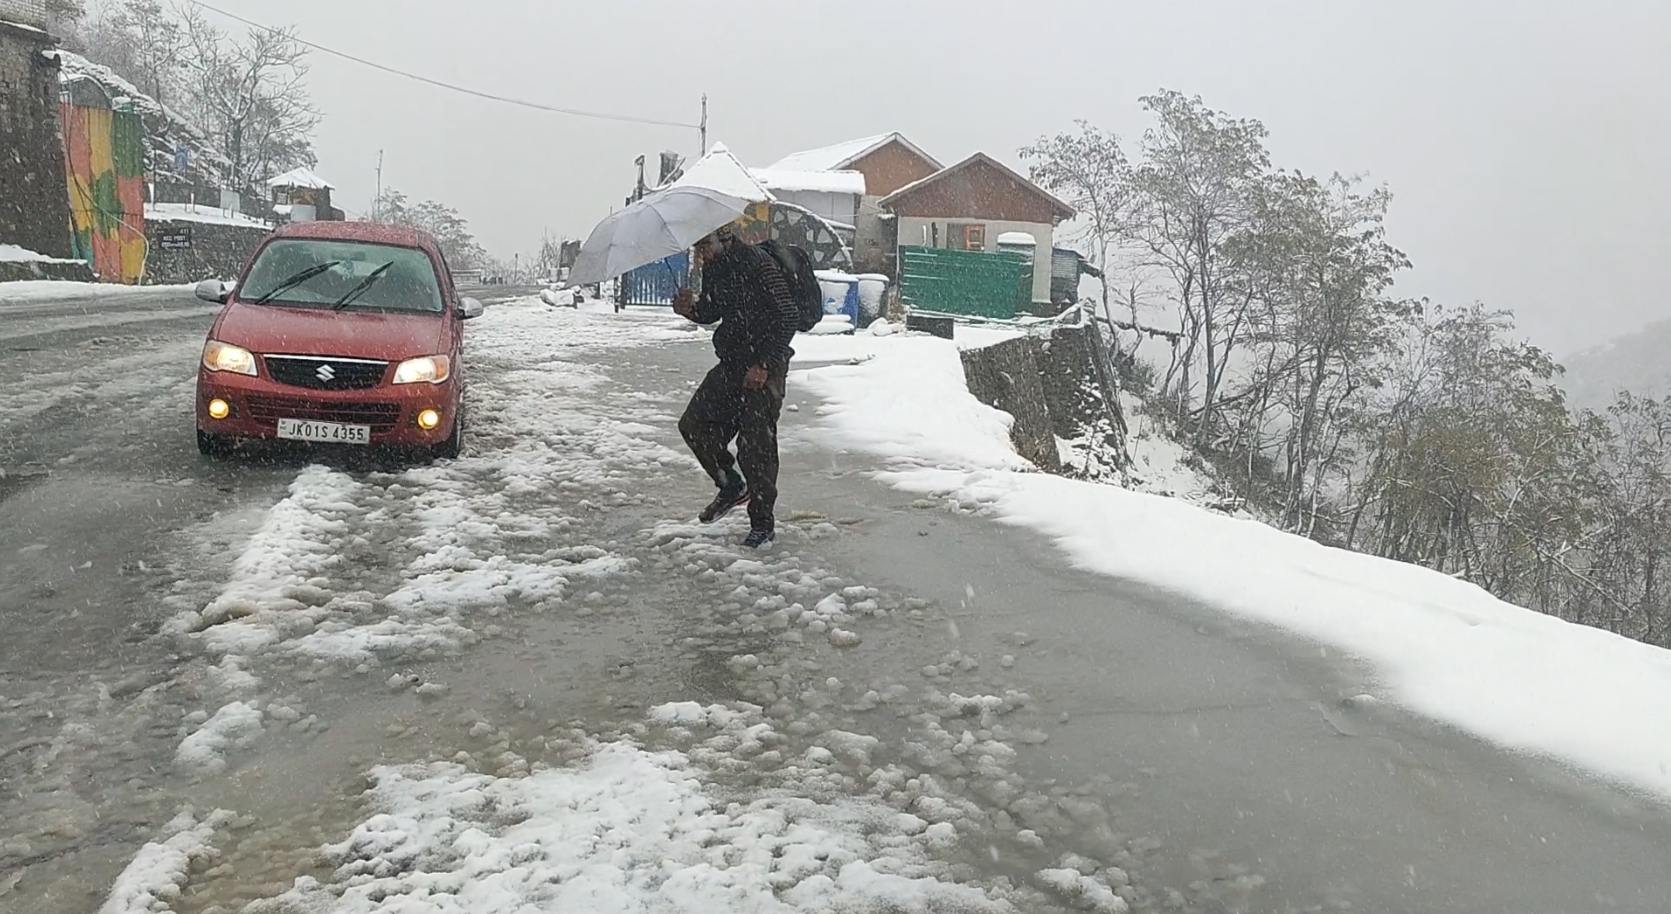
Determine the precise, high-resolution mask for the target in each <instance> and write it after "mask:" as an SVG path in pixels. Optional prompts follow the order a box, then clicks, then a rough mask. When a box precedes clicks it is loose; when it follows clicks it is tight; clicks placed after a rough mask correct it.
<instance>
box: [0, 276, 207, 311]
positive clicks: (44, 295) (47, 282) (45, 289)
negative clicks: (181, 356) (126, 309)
mask: <svg viewBox="0 0 1671 914" xmlns="http://www.w3.org/2000/svg"><path fill="white" fill-rule="evenodd" d="M191 290H192V286H189V285H182V286H124V285H121V284H120V283H113V282H68V281H63V280H56V279H26V280H23V281H21V282H0V308H4V307H5V306H7V305H16V304H24V303H27V302H50V301H61V300H63V299H67V298H120V297H122V296H124V295H144V294H151V293H156V292H188V293H189V292H190V291H191Z"/></svg>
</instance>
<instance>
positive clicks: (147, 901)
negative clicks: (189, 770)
mask: <svg viewBox="0 0 1671 914" xmlns="http://www.w3.org/2000/svg"><path fill="white" fill-rule="evenodd" d="M233 818H235V817H234V815H233V814H232V813H230V812H228V811H226V810H224V809H217V810H215V811H214V812H213V813H212V814H210V815H209V816H208V817H207V818H206V819H204V820H203V821H202V822H199V821H197V818H196V817H195V816H194V815H193V813H192V811H191V810H189V809H187V810H184V811H182V812H181V813H180V814H179V815H177V816H175V817H174V818H173V819H172V820H170V821H169V823H168V824H167V825H166V826H164V828H163V830H164V831H165V832H168V837H167V838H164V839H163V840H161V841H152V842H150V843H148V844H146V845H145V846H144V847H143V848H140V851H139V853H138V854H137V855H135V856H134V858H133V861H132V862H131V863H129V864H128V865H127V867H126V868H125V869H123V870H122V875H120V876H118V877H116V884H115V885H114V886H112V887H111V889H110V895H109V896H108V897H106V899H105V902H104V904H103V905H100V906H99V914H153V912H156V911H168V910H172V909H173V908H172V903H173V902H175V901H177V900H178V899H179V898H180V895H181V891H182V889H183V888H184V887H185V885H186V880H187V878H188V877H189V876H190V875H191V872H192V867H193V865H194V864H199V863H201V862H203V861H205V860H209V859H212V858H213V857H214V856H215V855H216V853H217V851H216V849H215V846H214V843H213V842H214V840H215V832H216V830H217V829H220V828H223V827H225V826H226V825H227V824H228V823H229V822H231V820H232V819H233Z"/></svg>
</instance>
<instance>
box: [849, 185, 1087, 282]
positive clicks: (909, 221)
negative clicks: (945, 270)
mask: <svg viewBox="0 0 1671 914" xmlns="http://www.w3.org/2000/svg"><path fill="white" fill-rule="evenodd" d="M877 205H878V206H879V207H880V208H881V209H882V210H883V211H884V212H886V213H888V214H890V215H891V216H892V217H893V219H894V222H895V225H896V238H897V243H898V244H899V245H902V246H913V245H920V246H922V247H930V248H950V249H953V250H962V251H997V250H998V243H999V237H1000V236H1011V237H1012V238H1013V236H1014V235H1015V234H1017V233H1021V234H1026V235H1030V236H1032V238H1033V241H1034V250H1033V252H1032V254H1033V262H1034V263H1035V264H1038V265H1040V267H1041V268H1038V269H1035V270H1034V271H1033V301H1035V302H1048V301H1049V300H1050V281H1051V268H1050V264H1051V259H1052V253H1053V251H1054V250H1055V235H1056V226H1058V225H1060V224H1061V223H1062V222H1064V221H1066V220H1068V219H1071V218H1073V216H1074V213H1075V211H1074V208H1073V207H1071V206H1069V205H1068V204H1066V203H1063V202H1062V201H1061V200H1059V199H1057V198H1056V197H1055V196H1053V195H1051V194H1050V193H1049V192H1047V191H1045V190H1044V189H1043V188H1041V187H1039V186H1038V185H1037V184H1034V183H1033V182H1031V181H1029V180H1027V179H1026V178H1024V177H1022V176H1021V175H1020V174H1017V173H1016V172H1015V170H1014V169H1012V168H1010V167H1008V166H1006V165H1005V164H1004V163H1002V162H999V161H998V160H996V159H994V158H992V157H991V156H989V155H987V154H986V153H983V152H977V153H975V154H974V155H972V156H970V157H969V158H967V159H964V160H963V161H961V162H959V163H957V164H956V165H953V166H951V167H950V168H945V169H941V170H939V171H936V172H934V173H933V174H931V175H927V176H925V177H923V178H920V179H918V180H916V181H913V182H911V183H909V184H906V185H903V186H901V187H899V188H898V189H896V190H894V191H892V192H891V193H889V194H888V195H887V196H884V197H882V198H881V199H880V200H879V201H878V204H877ZM1006 247H1008V245H1006Z"/></svg>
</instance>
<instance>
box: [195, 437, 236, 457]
mask: <svg viewBox="0 0 1671 914" xmlns="http://www.w3.org/2000/svg"><path fill="white" fill-rule="evenodd" d="M197 452H198V453H199V454H202V455H203V456H205V457H215V458H220V457H226V456H229V455H230V454H231V453H232V439H231V438H228V437H226V436H225V435H211V434H209V433H208V432H204V431H199V432H198V433H197Z"/></svg>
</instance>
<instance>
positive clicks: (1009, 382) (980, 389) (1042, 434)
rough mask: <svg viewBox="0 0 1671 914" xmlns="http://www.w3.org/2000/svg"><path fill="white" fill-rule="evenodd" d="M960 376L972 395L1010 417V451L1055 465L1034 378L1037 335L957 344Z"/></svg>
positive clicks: (1040, 389)
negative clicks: (960, 347) (961, 346)
mask: <svg viewBox="0 0 1671 914" xmlns="http://www.w3.org/2000/svg"><path fill="white" fill-rule="evenodd" d="M962 354H963V378H964V382H965V383H966V384H968V386H969V392H970V393H972V394H974V395H975V399H977V400H979V401H981V402H982V403H985V404H986V405H988V406H991V407H993V408H994V409H1001V410H1003V411H1004V412H1006V413H1009V414H1010V415H1011V416H1013V417H1015V424H1014V425H1012V426H1010V441H1011V442H1012V443H1014V445H1015V450H1016V453H1018V454H1020V455H1021V456H1023V457H1025V458H1027V459H1028V460H1031V461H1032V462H1033V464H1034V465H1035V466H1037V467H1038V468H1039V469H1041V470H1044V471H1045V472H1047V473H1055V472H1057V471H1059V470H1060V469H1061V460H1060V458H1059V457H1058V455H1057V450H1056V435H1055V432H1054V429H1053V427H1052V425H1051V421H1050V411H1049V408H1048V407H1047V406H1046V405H1045V398H1044V386H1043V385H1042V384H1041V383H1040V382H1039V367H1038V366H1039V341H1038V340H1037V339H1034V338H1033V337H1030V336H1024V337H1018V338H1016V339H1013V340H1005V341H1004V342H1002V343H999V344H997V345H995V346H985V347H983V348H980V349H965V350H963V353H962Z"/></svg>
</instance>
